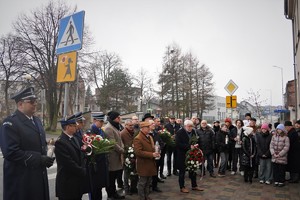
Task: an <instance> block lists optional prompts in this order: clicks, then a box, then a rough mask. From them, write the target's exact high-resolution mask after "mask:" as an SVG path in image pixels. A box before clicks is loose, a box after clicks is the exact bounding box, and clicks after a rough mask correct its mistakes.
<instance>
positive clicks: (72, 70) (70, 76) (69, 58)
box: [56, 51, 77, 83]
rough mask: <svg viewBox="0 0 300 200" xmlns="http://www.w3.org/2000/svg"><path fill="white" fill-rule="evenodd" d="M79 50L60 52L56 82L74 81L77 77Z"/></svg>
mask: <svg viewBox="0 0 300 200" xmlns="http://www.w3.org/2000/svg"><path fill="white" fill-rule="evenodd" d="M76 66H77V52H76V51H74V52H70V53H65V54H60V55H59V56H58V62H57V79H56V82H58V83H62V82H72V81H75V79H76Z"/></svg>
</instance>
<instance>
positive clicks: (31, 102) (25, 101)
mask: <svg viewBox="0 0 300 200" xmlns="http://www.w3.org/2000/svg"><path fill="white" fill-rule="evenodd" d="M23 102H24V103H30V104H37V100H36V99H27V100H23Z"/></svg>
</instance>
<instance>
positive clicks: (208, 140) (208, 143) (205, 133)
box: [197, 127, 215, 155]
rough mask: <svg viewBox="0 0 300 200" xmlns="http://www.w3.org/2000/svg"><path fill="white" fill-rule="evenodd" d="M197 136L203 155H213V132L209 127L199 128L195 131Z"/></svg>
mask: <svg viewBox="0 0 300 200" xmlns="http://www.w3.org/2000/svg"><path fill="white" fill-rule="evenodd" d="M197 134H198V136H199V140H198V143H199V147H200V149H201V150H202V151H203V154H204V155H207V154H211V153H213V150H214V148H215V137H214V131H213V130H212V129H211V128H209V127H206V128H205V129H203V128H202V127H201V128H200V129H197Z"/></svg>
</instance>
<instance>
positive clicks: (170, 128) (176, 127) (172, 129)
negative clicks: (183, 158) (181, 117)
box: [165, 122, 180, 135]
mask: <svg viewBox="0 0 300 200" xmlns="http://www.w3.org/2000/svg"><path fill="white" fill-rule="evenodd" d="M165 129H167V130H168V131H169V132H170V133H171V135H174V134H176V132H177V131H178V130H179V129H180V125H179V124H177V123H176V122H175V123H174V124H171V123H168V124H166V125H165Z"/></svg>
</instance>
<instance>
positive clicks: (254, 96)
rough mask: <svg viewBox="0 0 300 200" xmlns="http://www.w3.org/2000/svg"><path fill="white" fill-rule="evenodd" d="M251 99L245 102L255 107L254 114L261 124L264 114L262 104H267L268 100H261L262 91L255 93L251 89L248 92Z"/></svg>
mask: <svg viewBox="0 0 300 200" xmlns="http://www.w3.org/2000/svg"><path fill="white" fill-rule="evenodd" d="M247 93H248V95H249V97H248V98H246V99H245V101H248V102H249V103H250V104H252V105H254V108H255V110H254V112H255V114H256V116H257V117H258V118H259V122H260V123H261V117H262V112H263V106H262V104H265V103H266V101H267V100H266V99H261V95H260V90H258V91H254V90H253V89H250V90H249V91H247Z"/></svg>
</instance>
